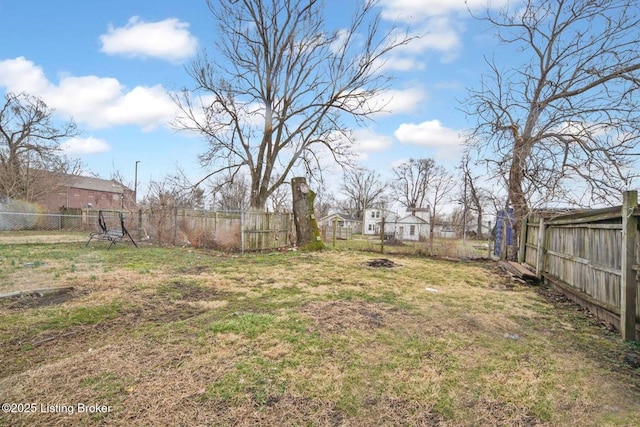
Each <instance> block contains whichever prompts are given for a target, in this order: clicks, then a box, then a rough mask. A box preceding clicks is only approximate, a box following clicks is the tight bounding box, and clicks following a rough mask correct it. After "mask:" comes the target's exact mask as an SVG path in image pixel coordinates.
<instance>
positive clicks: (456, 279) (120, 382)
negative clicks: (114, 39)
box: [0, 246, 640, 426]
mask: <svg viewBox="0 0 640 427" xmlns="http://www.w3.org/2000/svg"><path fill="white" fill-rule="evenodd" d="M68 250H69V252H70V256H69V257H68V259H67V260H66V261H65V259H64V258H65V257H64V250H63V249H61V248H60V247H59V246H57V247H55V248H53V247H52V248H47V247H42V246H37V247H33V248H30V252H29V256H30V257H34V258H37V259H38V260H40V261H41V262H43V263H46V266H47V268H48V270H46V271H44V270H43V269H41V268H33V269H23V268H21V265H20V263H18V262H14V263H13V264H12V263H11V260H12V259H15V260H16V261H17V260H18V259H19V258H20V257H24V253H23V252H21V253H20V254H18V253H16V252H12V250H11V249H10V248H4V249H0V262H1V263H0V267H2V268H1V269H0V274H2V275H3V277H4V278H5V279H6V280H9V281H12V283H14V284H15V283H18V284H24V283H28V282H31V281H32V282H36V283H38V286H40V287H43V284H44V282H46V283H47V284H53V285H56V286H73V287H74V291H73V292H72V293H70V294H68V296H67V297H65V298H60V299H55V298H52V299H51V300H42V301H35V300H34V299H33V298H31V299H28V298H27V299H14V300H4V301H2V302H0V314H1V315H2V316H3V322H2V324H1V325H0V340H1V341H2V347H1V350H0V401H2V402H14V403H36V404H37V405H38V406H37V412H36V413H32V414H0V425H12V426H13V425H25V426H26V425H29V426H32V425H36V426H37V425H43V426H44V425H46V426H49V425H54V426H67V425H68V426H72V425H73V426H76V425H116V426H118V425H122V426H124V425H127V426H129V425H185V426H186V425H216V426H217V425H222V426H225V425H228V426H231V425H233V426H253V425H319V426H347V425H348V426H370V425H412V426H413V425H415V426H440V425H442V426H471V425H473V426H493V425H521V426H530V425H531V426H533V425H558V426H560V425H581V426H582V425H613V426H616V425H617V426H623V425H637V424H639V423H640V415H638V414H640V388H639V384H640V373H639V372H638V371H637V369H636V370H634V369H633V368H631V367H629V366H627V365H625V363H624V357H625V354H628V351H629V348H628V347H626V346H625V345H624V344H622V343H620V341H619V340H618V339H617V337H616V336H615V335H613V334H611V333H609V332H608V331H607V330H606V329H605V328H603V327H602V326H601V325H599V324H597V323H596V322H594V321H593V319H591V318H589V317H588V316H586V315H585V314H584V313H583V312H581V311H579V310H576V309H575V307H574V306H572V305H568V304H564V305H563V304H560V305H559V306H558V304H556V305H554V303H553V301H552V300H550V299H549V298H548V295H543V294H541V293H539V292H538V291H537V289H535V288H533V287H526V286H522V285H517V284H516V285H514V284H513V283H512V282H509V281H506V280H505V279H504V278H503V277H501V276H500V275H499V274H497V272H496V271H495V270H494V267H493V266H492V265H491V264H487V263H469V262H460V263H455V262H447V261H434V260H429V259H425V258H414V257H400V258H397V257H396V258H393V259H392V261H394V262H395V263H396V264H400V265H402V267H401V268H392V269H389V268H370V267H366V266H365V263H366V262H367V261H368V260H370V259H371V256H370V254H369V255H367V254H360V253H353V252H337V251H328V252H324V253H321V254H277V255H255V256H245V257H226V256H212V255H213V254H211V253H207V252H200V251H186V250H178V249H149V248H146V249H143V250H141V251H136V250H135V249H131V248H124V247H123V248H122V249H120V248H118V249H117V250H113V249H112V250H111V251H106V250H104V249H102V250H100V249H94V250H87V251H86V252H82V251H80V252H78V251H77V249H76V248H75V247H73V246H69V249H68ZM60 251H62V253H60ZM143 251H146V253H145V252H143ZM71 265H74V266H75V267H74V268H71ZM43 271H44V272H43ZM16 278H19V280H16ZM14 280H16V281H15V282H14ZM427 289H429V290H427ZM515 334H517V339H513V338H512V337H513V336H515ZM78 403H84V404H88V405H93V404H100V405H107V406H110V411H109V412H108V413H104V414H101V413H80V414H79V413H74V414H72V415H70V414H60V413H53V412H48V413H42V412H41V411H40V409H41V408H40V405H41V404H43V405H56V404H57V405H72V407H74V408H76V409H77V406H76V405H77V404H78Z"/></svg>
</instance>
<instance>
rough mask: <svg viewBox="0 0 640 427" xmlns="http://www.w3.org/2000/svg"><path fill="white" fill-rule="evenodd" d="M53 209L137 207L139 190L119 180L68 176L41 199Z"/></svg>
mask: <svg viewBox="0 0 640 427" xmlns="http://www.w3.org/2000/svg"><path fill="white" fill-rule="evenodd" d="M39 204H40V205H41V206H42V207H43V208H44V209H45V210H47V211H49V212H60V210H61V209H62V208H80V209H118V210H119V209H126V210H133V209H135V207H136V203H135V193H134V191H133V190H131V189H130V188H128V187H126V186H125V185H123V184H121V183H119V182H118V181H116V180H113V179H111V180H106V179H101V178H92V177H88V176H80V175H64V176H62V177H61V179H60V184H59V185H58V187H57V188H56V189H55V190H53V191H51V192H50V193H49V194H47V195H46V196H45V197H43V198H42V200H40V202H39Z"/></svg>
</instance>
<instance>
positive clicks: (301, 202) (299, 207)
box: [291, 177, 324, 251]
mask: <svg viewBox="0 0 640 427" xmlns="http://www.w3.org/2000/svg"><path fill="white" fill-rule="evenodd" d="M291 190H292V191H291V193H292V197H293V220H294V222H295V225H296V242H297V245H298V247H299V248H300V249H301V250H308V251H317V250H321V249H324V245H323V243H322V238H321V237H320V228H319V227H318V222H317V221H316V216H315V213H314V208H313V201H314V200H315V198H316V194H315V193H314V192H313V191H311V189H310V188H309V186H308V185H307V180H306V178H304V177H298V178H293V179H292V180H291Z"/></svg>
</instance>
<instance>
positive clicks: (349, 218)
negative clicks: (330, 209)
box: [320, 213, 362, 222]
mask: <svg viewBox="0 0 640 427" xmlns="http://www.w3.org/2000/svg"><path fill="white" fill-rule="evenodd" d="M334 217H338V218H340V219H341V220H343V221H357V222H362V220H361V219H359V218H356V217H353V216H350V215H347V214H344V213H332V214H330V215H327V216H325V217H323V218H320V221H321V222H324V221H327V220H328V219H330V218H334Z"/></svg>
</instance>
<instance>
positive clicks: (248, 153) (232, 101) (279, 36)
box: [174, 0, 410, 208]
mask: <svg viewBox="0 0 640 427" xmlns="http://www.w3.org/2000/svg"><path fill="white" fill-rule="evenodd" d="M376 4H377V1H371V0H365V1H363V2H362V3H361V4H359V5H356V6H357V7H356V9H355V11H354V14H353V17H352V19H351V22H350V25H349V26H348V27H347V28H346V29H336V30H333V31H330V30H328V28H327V25H326V23H325V21H324V11H323V2H322V1H320V0H238V1H236V2H228V1H224V0H208V5H209V9H210V11H211V13H212V15H213V17H214V20H215V22H216V28H217V35H218V37H217V39H216V40H217V41H216V43H215V50H216V52H217V55H216V57H215V59H214V58H213V57H210V56H208V55H207V53H206V52H203V53H202V54H201V55H200V56H199V57H198V58H197V59H196V60H195V61H193V63H192V64H191V66H190V67H189V69H188V72H189V75H190V76H191V78H192V79H193V81H194V83H195V87H194V88H193V89H192V90H184V91H183V92H182V93H180V94H178V95H174V101H175V102H176V103H177V105H178V106H179V107H180V109H181V110H182V112H183V114H182V116H181V117H179V118H178V119H177V120H176V121H175V123H174V125H175V126H176V127H177V128H179V129H184V130H189V131H196V132H199V133H201V134H202V135H203V136H205V137H206V138H207V140H208V143H209V147H208V150H207V151H206V152H205V153H204V154H203V155H202V156H201V159H200V160H201V162H202V164H203V166H205V167H209V168H211V169H213V170H214V172H212V174H214V173H216V172H220V171H225V170H229V169H244V170H246V171H247V173H248V176H249V179H250V186H251V194H250V203H251V206H253V207H257V208H264V206H265V203H266V201H267V198H268V197H269V195H271V194H272V193H273V192H274V191H276V189H278V188H280V186H281V185H282V184H283V183H284V182H286V181H287V179H288V177H289V175H290V173H291V172H292V170H294V169H295V168H298V167H301V166H304V167H305V168H306V169H307V171H308V173H311V174H318V173H320V170H321V167H320V160H321V159H320V155H319V154H318V152H319V151H322V150H320V149H321V148H322V149H323V150H326V151H328V153H329V154H330V156H332V158H333V159H334V160H335V161H338V162H341V163H344V164H349V162H350V160H351V157H352V156H351V145H352V142H351V140H350V139H349V135H350V133H349V131H348V128H347V125H346V123H345V118H350V119H352V120H355V122H356V123H362V122H363V121H365V120H367V119H368V118H369V117H370V116H371V115H372V114H373V113H375V112H378V111H380V110H381V109H382V108H384V105H376V104H374V103H373V102H371V101H372V99H373V98H374V97H376V95H378V94H379V93H381V91H382V90H384V89H386V87H387V82H388V78H387V76H386V75H384V74H383V73H381V66H382V65H383V60H384V57H385V55H386V54H387V53H389V52H390V51H391V50H393V49H395V48H397V47H398V46H401V45H403V44H406V43H407V42H408V41H409V40H410V37H408V36H406V33H405V34H404V35H400V36H397V34H398V32H397V31H396V28H391V29H389V30H388V31H383V30H382V29H381V27H380V16H379V15H378V14H376V13H375V10H374V8H375V6H376ZM210 175H211V174H209V176H210Z"/></svg>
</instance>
